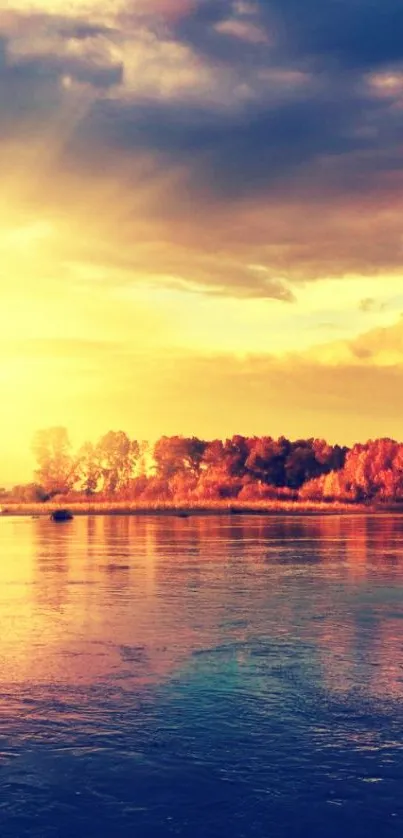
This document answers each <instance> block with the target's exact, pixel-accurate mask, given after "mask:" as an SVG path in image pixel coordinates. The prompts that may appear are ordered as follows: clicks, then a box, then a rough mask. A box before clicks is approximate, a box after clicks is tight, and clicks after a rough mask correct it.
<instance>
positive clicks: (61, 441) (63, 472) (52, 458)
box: [32, 427, 76, 497]
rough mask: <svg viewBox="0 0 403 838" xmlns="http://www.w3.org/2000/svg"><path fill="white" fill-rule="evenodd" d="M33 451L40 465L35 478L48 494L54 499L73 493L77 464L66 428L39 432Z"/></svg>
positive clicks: (33, 443)
mask: <svg viewBox="0 0 403 838" xmlns="http://www.w3.org/2000/svg"><path fill="white" fill-rule="evenodd" d="M32 450H33V453H34V456H35V458H36V461H37V463H38V467H37V469H36V471H35V476H36V478H37V482H38V483H39V484H40V486H43V488H44V490H45V492H46V494H47V495H48V496H50V497H52V496H53V495H57V494H66V493H67V492H69V491H71V489H72V488H73V486H74V483H75V481H76V463H75V461H74V459H73V457H72V455H71V444H70V440H69V436H68V433H67V430H66V428H63V427H53V428H47V429H45V430H40V431H37V433H36V434H35V436H34V439H33V442H32Z"/></svg>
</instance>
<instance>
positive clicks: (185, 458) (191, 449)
mask: <svg viewBox="0 0 403 838" xmlns="http://www.w3.org/2000/svg"><path fill="white" fill-rule="evenodd" d="M205 447H206V443H205V442H204V441H203V440H201V439H198V438H197V437H195V436H193V437H183V436H171V437H169V436H163V437H161V439H159V440H158V442H156V444H155V446H154V451H153V456H154V462H155V468H156V474H157V477H159V478H161V479H163V480H169V479H170V478H172V477H174V475H176V474H178V473H180V472H182V473H183V472H188V473H191V474H193V475H197V474H198V473H199V471H200V465H201V462H202V458H203V453H204V450H205Z"/></svg>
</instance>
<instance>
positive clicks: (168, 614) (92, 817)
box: [0, 516, 403, 838]
mask: <svg viewBox="0 0 403 838" xmlns="http://www.w3.org/2000/svg"><path fill="white" fill-rule="evenodd" d="M0 548H1V563H0V632H1V635H0V636H1V644H0V834H1V835H2V836H3V835H9V836H12V838H19V836H25V835H31V836H32V835H33V836H44V838H47V836H53V835H58V836H59V835H61V836H64V835H65V836H66V838H67V836H71V835H72V834H75V836H77V838H81V836H87V835H88V834H89V833H91V834H92V833H93V834H96V835H105V836H109V835H110V836H115V835H117V836H124V838H126V836H129V835H130V836H132V835H133V834H134V831H135V830H137V833H138V834H139V835H141V836H145V838H148V836H150V838H151V837H152V838H154V836H155V838H160V836H161V838H162V836H166V835H183V836H186V838H187V836H196V838H197V836H200V838H201V836H216V835H217V836H218V835H220V836H221V835H222V833H223V832H225V833H228V834H229V835H232V836H233V838H240V836H259V838H260V836H262V838H263V836H264V837H265V838H266V836H268V835H270V834H271V833H273V834H275V835H278V836H280V838H283V836H284V838H285V836H287V838H293V836H302V835H306V834H310V835H311V836H314V838H315V836H317V838H328V836H331V838H333V836H334V837H335V836H336V835H337V836H338V835H339V834H340V831H341V829H345V828H346V829H347V828H348V829H350V830H351V832H352V834H354V835H363V836H364V835H365V836H368V835H375V834H378V832H379V830H381V831H382V834H383V835H393V836H395V835H396V836H398V835H399V836H400V834H401V830H402V826H403V825H402V820H403V804H402V803H401V802H400V799H401V783H402V780H403V753H402V747H403V739H402V723H403V709H402V698H403V632H402V626H403V623H402V618H403V518H399V517H397V516H382V517H375V516H368V517H353V516H351V517H312V518H291V517H289V518H287V517H283V518H282V517H278V518H277V517H276V518H274V517H273V518H264V517H260V516H253V517H243V516H239V517H231V516H228V517H224V518H221V517H214V516H212V517H191V518H188V519H181V518H175V517H166V518H164V517H150V518H147V517H139V518H131V517H89V518H77V519H75V520H74V521H72V522H69V523H67V524H61V525H55V524H53V523H52V522H51V521H48V520H45V519H37V520H32V519H23V518H20V519H12V518H3V519H1V520H0Z"/></svg>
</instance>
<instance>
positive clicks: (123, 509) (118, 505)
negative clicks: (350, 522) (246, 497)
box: [0, 501, 403, 518]
mask: <svg viewBox="0 0 403 838" xmlns="http://www.w3.org/2000/svg"><path fill="white" fill-rule="evenodd" d="M57 509H69V510H70V511H71V512H72V513H73V515H77V516H90V515H98V516H99V515H126V516H145V515H153V516H167V517H182V518H185V517H186V518H191V517H196V516H197V517H202V516H206V515H230V516H235V515H265V516H275V515H289V516H291V515H294V516H301V517H308V516H315V515H329V516H331V515H368V514H391V513H393V512H394V513H401V512H402V511H403V504H391V503H389V504H388V503H385V504H382V505H380V504H376V505H375V504H372V505H370V504H355V503H337V502H334V503H333V502H329V503H320V502H318V503H315V502H312V501H311V502H307V501H300V502H298V501H294V502H291V501H277V502H276V501H272V502H266V503H231V504H229V503H222V502H214V503H210V504H203V503H200V504H188V505H186V504H181V505H178V506H175V505H174V504H154V505H147V504H135V503H127V502H126V503H125V502H104V503H102V502H97V501H94V502H92V503H85V502H72V503H68V502H66V503H61V502H58V503H26V504H25V503H24V504H22V503H18V504H13V503H9V504H5V505H4V506H3V507H2V509H1V514H0V517H14V516H39V517H48V516H50V515H51V514H52V512H54V511H55V510H57Z"/></svg>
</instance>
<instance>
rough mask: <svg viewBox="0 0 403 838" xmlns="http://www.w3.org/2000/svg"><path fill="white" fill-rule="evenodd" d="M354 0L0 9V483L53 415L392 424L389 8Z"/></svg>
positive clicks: (338, 426) (396, 88)
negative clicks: (301, 9)
mask: <svg viewBox="0 0 403 838" xmlns="http://www.w3.org/2000/svg"><path fill="white" fill-rule="evenodd" d="M356 5H357V4H351V3H348V2H347V0H340V3H339V4H338V8H339V14H338V17H337V19H333V11H332V8H333V7H332V6H331V5H330V4H326V3H325V4H319V0H310V2H309V4H308V5H307V8H306V13H305V17H304V19H302V18H301V16H298V15H296V14H294V12H295V9H296V0H283V2H282V3H280V0H271V2H263V0H261V2H240V0H238V2H230V0H221V2H218V0H211V1H210V0H147V2H143V0H141V2H140V0H138V1H137V2H136V0H132V1H131V2H124V0H122V2H118V0H114V2H106V0H104V1H102V0H69V2H67V0H9V2H8V3H7V4H6V7H5V8H4V7H3V8H0V177H1V183H2V189H1V195H0V303H1V305H0V325H1V329H0V347H1V354H0V383H1V393H2V409H1V414H0V431H1V434H0V485H1V484H9V483H10V482H17V481H20V480H25V479H28V478H29V477H30V473H31V469H32V461H31V458H30V453H29V448H30V441H31V438H32V435H33V433H34V431H35V430H36V429H37V428H43V427H47V426H51V425H55V424H63V425H65V426H66V427H68V429H69V430H70V432H71V437H72V440H73V442H75V443H77V444H78V443H81V442H82V441H83V440H84V439H95V438H96V437H98V436H99V435H100V434H101V433H103V432H105V431H107V430H109V429H116V430H118V429H124V430H126V431H127V432H128V433H129V434H130V435H131V436H133V437H135V438H140V439H141V438H150V439H154V438H156V437H158V436H159V435H161V434H163V433H166V434H171V433H172V434H173V433H183V434H197V435H199V436H204V437H215V436H220V437H225V436H227V435H231V434H233V433H237V432H238V433H245V434H254V433H256V434H263V433H264V434H272V435H279V434H281V433H284V434H286V435H288V436H290V437H293V438H296V437H298V436H320V437H323V436H324V437H327V438H328V439H329V440H330V441H339V442H341V443H351V442H353V441H354V440H356V439H360V440H365V439H367V438H368V437H374V436H394V437H397V438H401V436H402V434H401V431H400V424H401V422H400V416H401V413H402V408H403V395H401V391H402V388H401V387H400V382H401V375H402V366H403V320H402V316H401V315H402V312H403V273H402V270H401V269H402V261H403V249H402V248H403V238H402V231H401V217H402V208H403V207H402V204H403V201H402V198H401V194H402V192H401V185H402V183H401V181H402V177H401V164H402V152H401V140H400V137H401V122H402V120H403V108H402V104H403V47H402V45H401V44H400V41H399V43H398V42H397V40H396V37H395V36H394V34H393V33H394V31H395V30H396V31H397V27H396V15H399V14H400V15H401V16H402V25H403V12H401V11H399V9H400V6H398V4H397V3H396V2H394V0H383V3H382V8H381V3H380V2H379V4H373V3H370V0H362V3H361V16H359V17H357V9H356ZM320 9H322V11H320ZM392 24H393V26H392ZM388 27H390V28H389V29H388ZM346 33H347V34H346ZM387 36H390V37H389V38H388V37H387Z"/></svg>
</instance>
